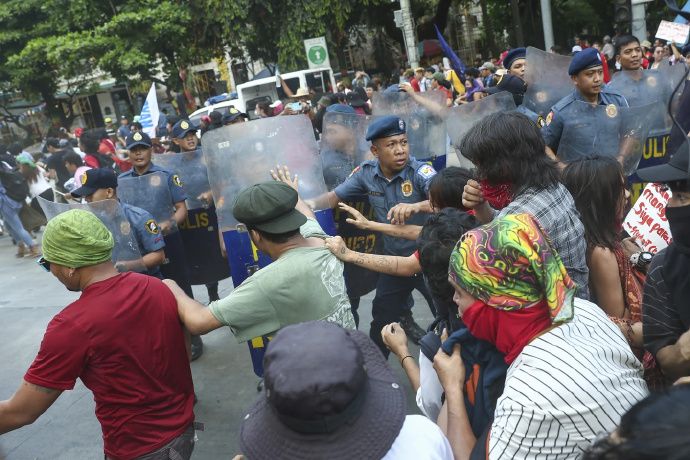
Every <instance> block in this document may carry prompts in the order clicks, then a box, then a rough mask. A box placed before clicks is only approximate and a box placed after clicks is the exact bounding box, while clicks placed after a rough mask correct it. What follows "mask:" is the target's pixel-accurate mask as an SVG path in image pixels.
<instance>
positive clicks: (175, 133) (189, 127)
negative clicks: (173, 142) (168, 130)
mask: <svg viewBox="0 0 690 460" xmlns="http://www.w3.org/2000/svg"><path fill="white" fill-rule="evenodd" d="M198 129H199V128H197V127H196V126H194V125H193V124H192V122H190V121H189V120H187V119H184V118H183V119H182V120H180V121H178V122H177V123H175V126H173V129H172V137H173V138H175V139H182V138H183V137H185V136H186V135H187V133H188V132H190V131H194V132H196V131H198Z"/></svg>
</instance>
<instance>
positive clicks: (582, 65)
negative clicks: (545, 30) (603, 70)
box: [568, 48, 603, 75]
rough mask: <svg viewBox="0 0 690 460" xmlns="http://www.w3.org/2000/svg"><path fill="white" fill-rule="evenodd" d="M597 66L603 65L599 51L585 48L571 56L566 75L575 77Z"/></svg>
mask: <svg viewBox="0 0 690 460" xmlns="http://www.w3.org/2000/svg"><path fill="white" fill-rule="evenodd" d="M598 65H603V64H602V63H601V56H600V55H599V51H597V50H596V48H585V49H584V50H582V51H578V52H577V53H575V56H573V60H572V61H570V67H568V75H577V74H578V73H580V72H581V71H583V70H585V69H589V68H590V67H596V66H598Z"/></svg>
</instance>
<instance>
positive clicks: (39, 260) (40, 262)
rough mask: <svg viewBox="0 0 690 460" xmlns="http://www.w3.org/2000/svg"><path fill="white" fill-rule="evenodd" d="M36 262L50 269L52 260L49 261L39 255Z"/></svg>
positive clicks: (45, 268)
mask: <svg viewBox="0 0 690 460" xmlns="http://www.w3.org/2000/svg"><path fill="white" fill-rule="evenodd" d="M36 263H37V264H38V265H40V266H41V267H43V269H44V270H45V271H47V272H49V271H50V262H48V261H47V260H46V259H45V258H44V257H39V258H38V260H37V261H36Z"/></svg>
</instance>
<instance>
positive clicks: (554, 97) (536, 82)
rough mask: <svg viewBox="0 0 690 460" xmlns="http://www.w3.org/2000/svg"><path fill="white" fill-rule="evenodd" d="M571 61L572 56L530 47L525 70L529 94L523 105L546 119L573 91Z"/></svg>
mask: <svg viewBox="0 0 690 460" xmlns="http://www.w3.org/2000/svg"><path fill="white" fill-rule="evenodd" d="M571 60H572V57H570V56H561V55H560V54H555V53H547V52H546V51H542V50H540V49H537V48H533V47H531V46H530V47H528V48H527V68H526V69H525V82H526V83H527V92H526V93H525V98H524V100H523V102H522V105H524V106H525V107H527V108H528V109H530V110H531V111H533V112H535V113H536V114H538V115H541V116H542V117H546V115H547V114H548V113H549V112H550V111H551V107H553V106H554V104H556V102H558V101H560V100H561V99H563V98H564V97H565V96H567V95H568V94H570V93H571V92H572V91H573V83H572V81H571V80H570V75H568V67H569V66H570V61H571Z"/></svg>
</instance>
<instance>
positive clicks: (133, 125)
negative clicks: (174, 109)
mask: <svg viewBox="0 0 690 460" xmlns="http://www.w3.org/2000/svg"><path fill="white" fill-rule="evenodd" d="M175 123H177V122H175ZM130 126H131V127H132V128H137V129H138V130H139V131H142V130H143V129H144V127H143V126H141V123H139V122H138V121H133V122H132V123H131V124H130Z"/></svg>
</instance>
